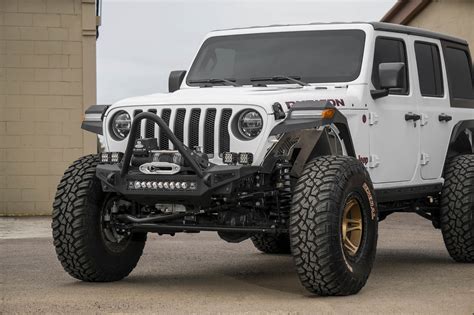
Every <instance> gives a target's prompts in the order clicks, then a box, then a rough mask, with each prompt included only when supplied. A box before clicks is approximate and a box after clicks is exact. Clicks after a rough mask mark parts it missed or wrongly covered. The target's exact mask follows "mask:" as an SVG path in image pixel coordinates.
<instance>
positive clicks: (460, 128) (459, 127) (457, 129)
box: [448, 119, 474, 155]
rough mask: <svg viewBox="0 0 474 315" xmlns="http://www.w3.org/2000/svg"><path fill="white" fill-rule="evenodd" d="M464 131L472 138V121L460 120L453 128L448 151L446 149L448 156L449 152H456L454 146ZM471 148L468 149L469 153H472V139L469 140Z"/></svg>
mask: <svg viewBox="0 0 474 315" xmlns="http://www.w3.org/2000/svg"><path fill="white" fill-rule="evenodd" d="M465 130H470V131H471V134H472V136H473V137H474V119H470V120H461V121H459V122H458V123H457V124H456V125H455V126H454V128H453V130H452V132H451V138H450V139H449V149H448V155H449V153H450V152H456V151H458V150H456V146H457V143H458V139H459V137H460V136H462V133H463V132H464V131H465ZM471 141H472V142H471V144H470V145H471V148H470V151H471V152H470V153H474V138H473V139H471Z"/></svg>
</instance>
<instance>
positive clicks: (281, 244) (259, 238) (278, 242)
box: [250, 233, 291, 254]
mask: <svg viewBox="0 0 474 315" xmlns="http://www.w3.org/2000/svg"><path fill="white" fill-rule="evenodd" d="M250 239H251V240H252V243H253V245H254V246H255V248H257V249H258V250H259V251H261V252H263V253H265V254H290V253H291V249H290V238H289V236H288V234H278V235H274V234H263V233H261V234H255V235H254V236H252V237H251V238H250Z"/></svg>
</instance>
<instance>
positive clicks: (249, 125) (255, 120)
mask: <svg viewBox="0 0 474 315" xmlns="http://www.w3.org/2000/svg"><path fill="white" fill-rule="evenodd" d="M262 128H263V119H262V116H260V114H259V113H258V112H257V111H255V110H253V109H249V110H245V111H243V112H242V113H241V114H240V115H239V119H238V120H237V129H238V130H239V133H240V135H241V136H242V137H244V138H245V139H253V138H255V137H256V136H258V135H259V134H260V132H261V131H262Z"/></svg>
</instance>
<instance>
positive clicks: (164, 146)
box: [160, 109, 171, 150]
mask: <svg viewBox="0 0 474 315" xmlns="http://www.w3.org/2000/svg"><path fill="white" fill-rule="evenodd" d="M170 117H171V109H163V111H162V112H161V119H163V120H164V122H165V123H166V124H167V125H168V126H169V125H170ZM168 149H169V138H168V136H167V135H166V134H165V133H164V132H163V131H161V130H160V150H168Z"/></svg>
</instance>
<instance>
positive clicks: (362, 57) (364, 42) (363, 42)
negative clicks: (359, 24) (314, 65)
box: [183, 28, 370, 88]
mask: <svg viewBox="0 0 474 315" xmlns="http://www.w3.org/2000/svg"><path fill="white" fill-rule="evenodd" d="M320 32H340V33H344V32H360V35H362V36H361V46H360V48H361V51H360V56H358V57H359V58H360V59H359V64H358V68H357V70H356V71H354V74H353V75H352V76H350V77H348V78H344V80H325V81H320V80H317V81H316V80H314V78H312V79H310V80H308V79H309V77H303V78H302V80H303V79H304V80H305V82H307V83H309V84H314V85H330V84H348V83H352V82H354V81H357V80H358V79H359V78H360V77H361V75H362V74H363V68H364V63H365V59H366V56H365V55H366V53H367V48H368V46H367V42H368V38H370V36H369V34H367V30H366V29H364V28H334V29H332V28H330V29H304V30H293V29H289V30H282V31H280V30H279V31H276V32H250V33H247V32H245V33H234V34H222V35H215V36H209V37H207V38H206V39H205V40H204V41H203V42H202V44H201V46H200V48H199V50H198V52H197V54H196V55H195V58H194V59H193V62H192V63H191V66H190V67H189V71H188V73H187V74H186V78H185V81H184V82H183V83H185V84H186V86H188V87H191V88H194V87H202V84H199V83H191V82H190V81H193V80H195V78H192V77H191V76H190V75H191V74H192V72H193V71H192V70H193V69H194V68H195V67H196V66H197V63H198V60H199V57H200V56H201V54H202V53H203V50H204V48H205V47H206V44H208V43H209V42H210V41H213V40H215V39H219V38H231V37H235V36H241V37H244V36H258V35H270V36H275V37H277V36H278V35H280V34H288V33H320ZM279 75H288V76H294V75H299V74H293V73H291V74H286V73H285V74H282V73H278V74H277V73H275V76H279ZM223 79H234V78H227V77H225V78H223ZM236 82H237V83H238V84H239V85H241V86H255V82H251V81H250V78H248V80H246V82H245V80H242V79H240V80H237V81H236ZM289 84H290V85H294V84H295V83H292V82H285V81H281V82H275V81H272V82H266V83H265V85H289Z"/></svg>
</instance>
